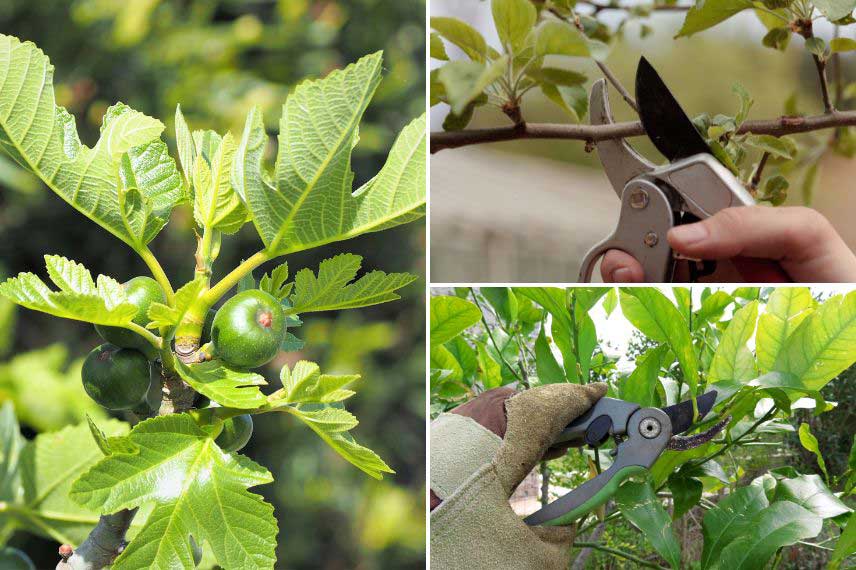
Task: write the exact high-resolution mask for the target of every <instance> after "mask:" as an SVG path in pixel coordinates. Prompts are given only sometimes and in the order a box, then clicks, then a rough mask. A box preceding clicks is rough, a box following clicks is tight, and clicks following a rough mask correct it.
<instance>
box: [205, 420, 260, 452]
mask: <svg viewBox="0 0 856 570" xmlns="http://www.w3.org/2000/svg"><path fill="white" fill-rule="evenodd" d="M252 435H253V418H252V416H250V415H249V414H243V415H240V416H235V417H233V418H229V419H228V420H226V421H224V422H223V431H221V432H220V435H218V436H217V439H215V440H214V443H216V444H217V445H218V446H220V449H222V450H223V451H225V452H227V453H230V452H232V451H240V450H241V449H243V448H244V446H245V445H247V442H248V441H250V436H252Z"/></svg>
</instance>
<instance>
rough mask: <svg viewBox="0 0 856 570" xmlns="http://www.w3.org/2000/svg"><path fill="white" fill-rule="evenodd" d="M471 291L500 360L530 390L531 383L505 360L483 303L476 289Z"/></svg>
mask: <svg viewBox="0 0 856 570" xmlns="http://www.w3.org/2000/svg"><path fill="white" fill-rule="evenodd" d="M469 290H470V294H471V295H472V296H473V301H475V302H476V306H477V307H478V308H479V312H480V313H481V322H482V325H483V326H484V329H485V330H486V331H487V336H488V337H489V338H490V342H492V343H493V347H494V348H495V349H496V353H497V354H498V355H499V359H500V360H502V363H503V364H505V366H506V367H507V368H508V369H509V370H511V373H512V374H514V376H515V378H517V381H518V382H520V383H521V384H523V385H524V386H525V387H526V388H527V389H528V388H529V382H527V381H526V380H525V379H523V378H522V377H521V376H520V374H518V373H517V371H516V370H515V369H514V368H512V366H511V364H509V363H508V361H507V360H505V356H503V354H502V349H501V348H499V345H498V344H497V343H496V339H494V338H493V332H491V330H490V326H488V324H487V319H485V318H484V309H482V306H481V303H479V298H478V296H477V295H476V291H475V289H473V288H472V287H470V288H469Z"/></svg>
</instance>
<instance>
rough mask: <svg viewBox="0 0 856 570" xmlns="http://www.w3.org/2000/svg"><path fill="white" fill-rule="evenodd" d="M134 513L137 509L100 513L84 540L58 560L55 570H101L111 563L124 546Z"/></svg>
mask: <svg viewBox="0 0 856 570" xmlns="http://www.w3.org/2000/svg"><path fill="white" fill-rule="evenodd" d="M135 514H137V509H131V510H122V511H119V512H117V513H113V514H111V515H102V516H101V518H100V519H99V520H98V524H97V525H95V528H93V529H92V532H90V533H89V536H88V537H87V538H86V540H84V541H83V543H82V544H81V545H80V546H78V547H77V549H75V550H74V551H73V553H72V554H71V555H70V557H69V558H68V559H65V558H64V559H63V560H60V562H59V563H58V564H57V565H56V570H101V569H102V568H105V567H107V566H109V565H110V564H112V563H113V560H115V558H116V556H118V555H119V554H120V553H121V552H122V549H124V547H125V535H126V534H127V532H128V529H129V528H130V527H131V522H132V521H133V520H134V515H135ZM63 546H65V545H63ZM60 552H63V549H60Z"/></svg>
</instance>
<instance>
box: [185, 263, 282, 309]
mask: <svg viewBox="0 0 856 570" xmlns="http://www.w3.org/2000/svg"><path fill="white" fill-rule="evenodd" d="M274 257H276V256H275V255H271V254H270V253H268V251H267V250H262V251H259V252H256V253H254V254H253V255H252V256H250V257H249V258H248V259H246V260H244V261H243V262H242V263H241V264H240V265H239V266H238V267H236V268H235V269H233V270H232V271H231V272H229V274H228V275H226V276H225V277H223V279H221V280H220V281H219V282H218V283H217V284H216V285H214V286H213V287H211V288H210V289H209V290H208V291H207V292H206V293H205V294H204V295H202V297H200V299H201V300H202V302H203V303H205V304H206V305H207V307H211V306H212V305H214V303H216V302H217V301H219V300H220V298H221V297H222V296H223V295H225V294H226V293H228V292H229V289H231V288H232V287H235V286H236V285H237V284H238V282H239V281H240V280H241V279H242V278H243V277H244V276H245V275H246V274H247V273H249V272H250V271H252V270H253V269H255V268H256V267H258V266H259V265H261V264H262V263H264V262H265V261H268V260H270V259H273V258H274ZM206 310H207V308H206Z"/></svg>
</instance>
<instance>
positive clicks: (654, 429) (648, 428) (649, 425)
mask: <svg viewBox="0 0 856 570" xmlns="http://www.w3.org/2000/svg"><path fill="white" fill-rule="evenodd" d="M661 429H662V426H660V422H658V421H657V420H655V419H654V418H645V419H644V420H642V421H641V422H639V433H641V434H642V437H644V438H645V439H654V438H655V437H657V436H658V435H660V430H661Z"/></svg>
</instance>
